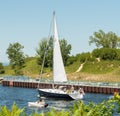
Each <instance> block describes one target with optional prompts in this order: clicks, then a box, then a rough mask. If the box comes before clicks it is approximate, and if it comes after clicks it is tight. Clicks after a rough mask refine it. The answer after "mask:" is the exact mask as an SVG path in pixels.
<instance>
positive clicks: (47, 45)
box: [36, 37, 71, 67]
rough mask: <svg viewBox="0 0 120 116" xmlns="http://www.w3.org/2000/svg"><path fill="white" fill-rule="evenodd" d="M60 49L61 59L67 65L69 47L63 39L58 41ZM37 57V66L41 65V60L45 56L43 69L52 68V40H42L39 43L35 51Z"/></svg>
mask: <svg viewBox="0 0 120 116" xmlns="http://www.w3.org/2000/svg"><path fill="white" fill-rule="evenodd" d="M60 48H61V53H62V57H63V62H64V64H65V65H67V60H68V58H69V54H70V50H71V45H70V44H68V43H67V41H66V40H65V39H63V40H60ZM36 52H37V56H38V64H39V65H41V64H42V63H43V58H44V55H45V62H44V66H45V67H52V59H53V55H52V53H53V38H52V37H51V38H50V39H49V41H48V40H47V39H45V38H44V39H42V40H41V41H40V43H39V47H38V48H37V49H36Z"/></svg>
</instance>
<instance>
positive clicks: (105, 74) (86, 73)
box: [4, 58, 120, 82]
mask: <svg viewBox="0 0 120 116" xmlns="http://www.w3.org/2000/svg"><path fill="white" fill-rule="evenodd" d="M4 69H5V74H4V75H13V74H14V71H13V70H11V68H10V66H4ZM65 70H66V73H67V77H68V79H69V80H80V81H104V82H120V62H119V61H108V60H106V61H99V62H98V61H94V62H86V63H84V64H81V63H80V62H78V61H77V62H74V63H73V64H72V65H70V66H68V67H65ZM22 71H23V73H24V75H26V76H29V77H32V78H38V77H39V74H40V66H39V65H37V59H36V58H29V59H27V61H26V64H25V67H24V68H23V69H22ZM43 77H44V78H52V71H51V70H50V69H48V68H46V69H44V73H43Z"/></svg>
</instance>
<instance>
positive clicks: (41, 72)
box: [37, 18, 53, 88]
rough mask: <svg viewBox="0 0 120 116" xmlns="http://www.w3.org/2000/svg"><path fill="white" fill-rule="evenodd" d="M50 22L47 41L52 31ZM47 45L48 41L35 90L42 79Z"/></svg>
mask: <svg viewBox="0 0 120 116" xmlns="http://www.w3.org/2000/svg"><path fill="white" fill-rule="evenodd" d="M52 20H53V18H52ZM52 20H51V23H50V28H49V34H48V38H47V40H49V39H50V34H51V30H52ZM48 45H49V41H47V43H46V47H45V50H44V51H45V52H44V56H43V63H42V67H41V71H40V73H39V75H40V79H39V81H38V87H37V88H39V83H40V81H41V79H42V74H43V69H44V64H45V57H46V53H47V47H48Z"/></svg>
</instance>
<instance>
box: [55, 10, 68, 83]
mask: <svg viewBox="0 0 120 116" xmlns="http://www.w3.org/2000/svg"><path fill="white" fill-rule="evenodd" d="M53 80H54V82H66V81H67V77H66V73H65V69H64V64H63V59H62V55H61V50H60V44H59V39H58V31H57V24H56V17H55V12H53Z"/></svg>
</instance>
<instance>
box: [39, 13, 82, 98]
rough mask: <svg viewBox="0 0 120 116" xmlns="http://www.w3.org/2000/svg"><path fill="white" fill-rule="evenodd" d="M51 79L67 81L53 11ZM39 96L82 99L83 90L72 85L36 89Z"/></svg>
mask: <svg viewBox="0 0 120 116" xmlns="http://www.w3.org/2000/svg"><path fill="white" fill-rule="evenodd" d="M53 81H54V83H55V82H61V83H62V82H63V83H65V82H67V76H66V72H65V69H64V64H63V59H62V55H61V50H60V44H59V39H58V32H57V25H56V17H55V12H54V13H53ZM38 92H39V95H40V97H46V98H54V99H67V100H73V99H83V96H84V92H83V90H82V89H81V88H80V89H79V90H78V91H77V90H74V88H73V86H72V87H71V89H69V90H67V89H66V88H65V87H59V88H54V87H53V88H52V89H40V88H39V89H38Z"/></svg>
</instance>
